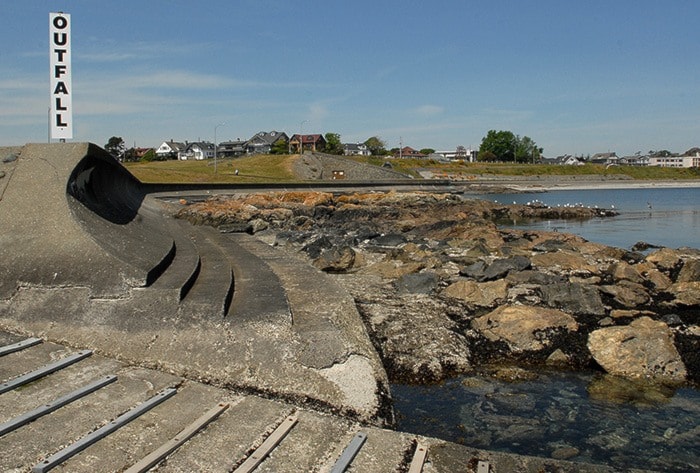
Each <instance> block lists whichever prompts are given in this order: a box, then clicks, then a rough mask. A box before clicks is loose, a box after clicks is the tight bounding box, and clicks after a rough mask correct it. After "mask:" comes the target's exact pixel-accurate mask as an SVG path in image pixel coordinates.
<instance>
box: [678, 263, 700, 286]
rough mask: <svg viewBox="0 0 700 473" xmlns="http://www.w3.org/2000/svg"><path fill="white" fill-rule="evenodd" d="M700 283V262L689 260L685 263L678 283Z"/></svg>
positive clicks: (679, 274)
mask: <svg viewBox="0 0 700 473" xmlns="http://www.w3.org/2000/svg"><path fill="white" fill-rule="evenodd" d="M693 281H700V260H697V259H689V260H686V261H685V262H684V263H683V267H682V268H681V271H680V272H679V273H678V278H677V279H676V282H693Z"/></svg>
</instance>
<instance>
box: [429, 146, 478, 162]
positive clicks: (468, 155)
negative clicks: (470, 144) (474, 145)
mask: <svg viewBox="0 0 700 473" xmlns="http://www.w3.org/2000/svg"><path fill="white" fill-rule="evenodd" d="M478 153H479V151H478V150H475V149H471V148H465V147H464V146H457V149H455V150H454V151H435V152H434V153H432V154H431V155H430V156H429V157H430V158H431V159H441V160H447V161H465V162H468V163H473V162H475V161H476V157H477V155H478Z"/></svg>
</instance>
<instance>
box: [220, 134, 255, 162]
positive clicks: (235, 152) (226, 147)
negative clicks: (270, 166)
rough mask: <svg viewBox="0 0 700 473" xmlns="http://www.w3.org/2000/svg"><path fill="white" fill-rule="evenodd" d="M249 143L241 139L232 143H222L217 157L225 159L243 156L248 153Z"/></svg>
mask: <svg viewBox="0 0 700 473" xmlns="http://www.w3.org/2000/svg"><path fill="white" fill-rule="evenodd" d="M246 143H248V142H247V141H243V140H241V139H240V138H239V139H237V140H231V141H222V142H221V143H219V146H218V147H217V150H216V153H217V155H221V156H223V157H225V158H233V157H236V156H241V155H243V154H245V153H246V148H245V145H246Z"/></svg>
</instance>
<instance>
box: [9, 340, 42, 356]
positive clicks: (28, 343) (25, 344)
mask: <svg viewBox="0 0 700 473" xmlns="http://www.w3.org/2000/svg"><path fill="white" fill-rule="evenodd" d="M42 341H43V340H42V339H41V338H35V337H31V338H27V339H25V340H22V341H21V342H17V343H13V344H12V345H5V346H4V347H0V356H5V355H9V354H10V353H14V352H16V351H20V350H24V349H25V348H29V347H33V346H34V345H38V344H39V343H41V342H42Z"/></svg>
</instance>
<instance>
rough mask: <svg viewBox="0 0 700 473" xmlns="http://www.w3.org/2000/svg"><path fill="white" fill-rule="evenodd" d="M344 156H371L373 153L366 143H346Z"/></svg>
mask: <svg viewBox="0 0 700 473" xmlns="http://www.w3.org/2000/svg"><path fill="white" fill-rule="evenodd" d="M343 154H344V155H345V156H371V155H372V152H371V151H370V150H369V148H367V145H366V144H364V143H344V144H343Z"/></svg>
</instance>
